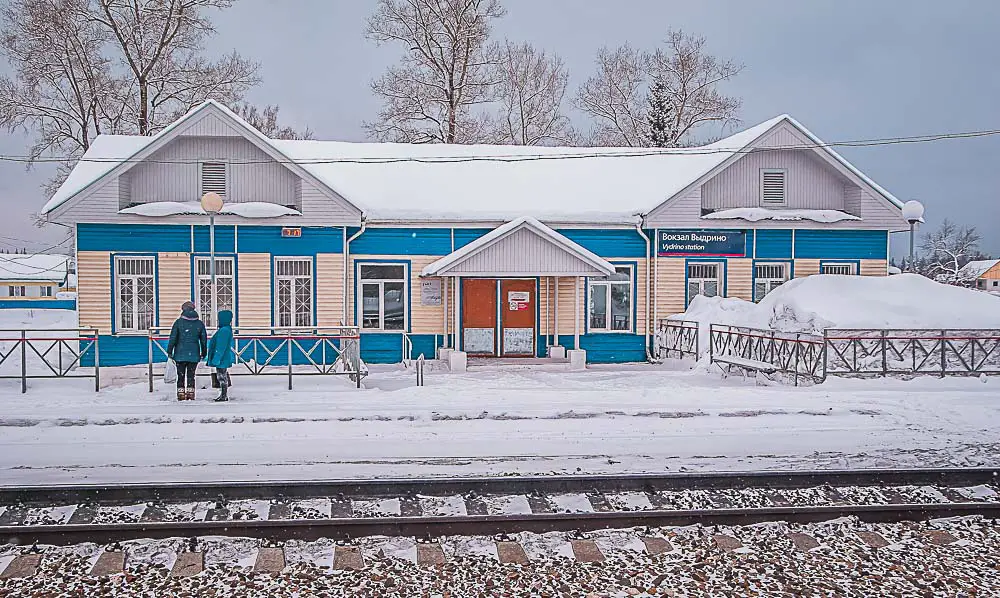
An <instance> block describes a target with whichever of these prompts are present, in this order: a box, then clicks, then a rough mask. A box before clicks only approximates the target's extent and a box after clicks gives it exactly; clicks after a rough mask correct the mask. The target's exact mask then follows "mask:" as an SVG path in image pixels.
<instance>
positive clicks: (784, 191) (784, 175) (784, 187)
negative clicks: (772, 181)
mask: <svg viewBox="0 0 1000 598" xmlns="http://www.w3.org/2000/svg"><path fill="white" fill-rule="evenodd" d="M768 174H780V175H781V202H780V203H779V202H773V201H771V202H769V201H765V200H764V177H765V175H768ZM787 205H788V169H787V168H761V169H760V207H762V208H770V207H779V208H780V207H785V206H787Z"/></svg>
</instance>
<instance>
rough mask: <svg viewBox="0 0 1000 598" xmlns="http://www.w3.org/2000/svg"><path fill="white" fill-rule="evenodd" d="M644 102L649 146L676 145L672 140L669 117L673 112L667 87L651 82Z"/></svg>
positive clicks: (660, 83)
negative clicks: (646, 108)
mask: <svg viewBox="0 0 1000 598" xmlns="http://www.w3.org/2000/svg"><path fill="white" fill-rule="evenodd" d="M646 102H647V103H648V104H649V109H648V110H647V114H648V115H649V116H647V121H648V122H647V125H648V128H649V130H648V131H647V132H646V135H647V137H648V138H649V145H650V146H652V147H673V146H674V145H676V139H674V136H673V131H672V130H671V126H670V116H671V112H672V111H673V110H672V108H671V106H670V102H669V98H668V97H667V87H666V85H664V84H663V82H662V81H655V82H653V85H652V86H651V87H650V89H649V96H647V98H646Z"/></svg>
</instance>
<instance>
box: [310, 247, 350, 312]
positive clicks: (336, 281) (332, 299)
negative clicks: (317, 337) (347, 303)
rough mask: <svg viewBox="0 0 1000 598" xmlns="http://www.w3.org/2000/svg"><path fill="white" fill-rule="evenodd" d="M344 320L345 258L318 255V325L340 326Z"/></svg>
mask: <svg viewBox="0 0 1000 598" xmlns="http://www.w3.org/2000/svg"><path fill="white" fill-rule="evenodd" d="M343 319H344V256H343V255H342V254H339V253H320V254H317V255H316V324H317V325H318V326H340V325H341V323H342V320H343Z"/></svg>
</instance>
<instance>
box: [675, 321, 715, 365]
mask: <svg viewBox="0 0 1000 598" xmlns="http://www.w3.org/2000/svg"><path fill="white" fill-rule="evenodd" d="M710 332H711V331H710ZM700 337H701V322H695V323H694V360H695V361H698V358H699V357H701V353H700V352H699V351H700V350H701V338H700ZM709 344H711V343H709ZM681 357H684V356H683V355H681Z"/></svg>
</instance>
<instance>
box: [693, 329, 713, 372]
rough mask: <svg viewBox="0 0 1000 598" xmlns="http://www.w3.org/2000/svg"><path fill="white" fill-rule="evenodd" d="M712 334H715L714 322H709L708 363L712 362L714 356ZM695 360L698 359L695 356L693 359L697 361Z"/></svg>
mask: <svg viewBox="0 0 1000 598" xmlns="http://www.w3.org/2000/svg"><path fill="white" fill-rule="evenodd" d="M699 334H700V332H699ZM713 334H715V324H709V325H708V363H709V364H711V363H712V361H713V358H714V357H715V346H714V345H715V341H714V339H713V338H712V335H713ZM697 360H698V359H697V358H695V361H697Z"/></svg>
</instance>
